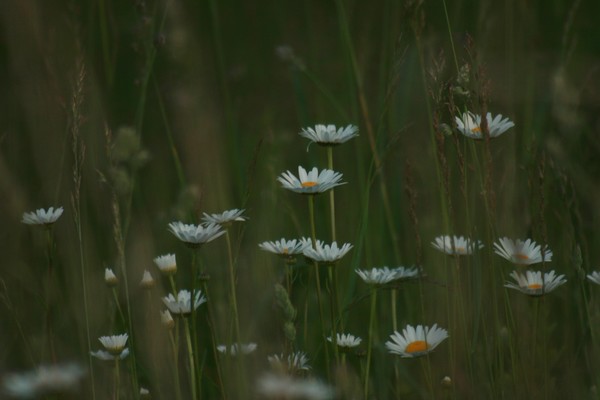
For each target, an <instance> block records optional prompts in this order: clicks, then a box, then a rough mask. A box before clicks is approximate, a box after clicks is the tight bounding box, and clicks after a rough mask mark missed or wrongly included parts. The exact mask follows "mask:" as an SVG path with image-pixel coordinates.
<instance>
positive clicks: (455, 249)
mask: <svg viewBox="0 0 600 400" xmlns="http://www.w3.org/2000/svg"><path fill="white" fill-rule="evenodd" d="M431 245H432V246H433V247H435V248H436V249H438V250H439V251H441V252H442V253H446V254H448V255H456V256H465V255H469V254H473V252H474V251H475V250H478V249H481V248H482V247H483V243H481V241H479V240H471V239H469V238H466V237H463V236H448V235H443V236H438V237H436V238H435V240H434V241H433V242H431Z"/></svg>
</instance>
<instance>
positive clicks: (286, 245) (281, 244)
mask: <svg viewBox="0 0 600 400" xmlns="http://www.w3.org/2000/svg"><path fill="white" fill-rule="evenodd" d="M306 246H307V244H306V243H305V242H304V241H302V240H298V239H292V240H286V239H283V238H281V239H280V240H276V241H274V242H262V243H260V244H259V245H258V247H260V248H261V249H263V250H265V251H268V252H270V253H273V254H277V255H279V256H282V257H293V256H295V255H297V254H302V251H303V250H304V248H305V247H306ZM308 246H310V243H308Z"/></svg>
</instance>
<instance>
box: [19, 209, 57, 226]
mask: <svg viewBox="0 0 600 400" xmlns="http://www.w3.org/2000/svg"><path fill="white" fill-rule="evenodd" d="M63 211H64V210H63V208H62V207H58V208H56V209H54V207H50V208H49V209H48V210H44V209H43V208H40V209H37V210H35V211H31V212H26V213H23V219H21V222H22V223H24V224H27V225H45V226H50V225H52V224H53V223H55V222H56V220H57V219H58V218H60V216H61V215H62V213H63Z"/></svg>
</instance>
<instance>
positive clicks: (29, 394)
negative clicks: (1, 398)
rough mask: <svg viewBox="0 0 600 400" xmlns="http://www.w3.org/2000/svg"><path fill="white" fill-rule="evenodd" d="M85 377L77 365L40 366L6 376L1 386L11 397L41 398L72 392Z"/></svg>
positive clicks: (83, 371) (82, 370)
mask: <svg viewBox="0 0 600 400" xmlns="http://www.w3.org/2000/svg"><path fill="white" fill-rule="evenodd" d="M84 375H85V370H84V369H83V368H82V367H81V366H80V365H79V364H74V363H71V364H62V365H61V364H57V365H42V366H40V367H38V368H36V369H34V370H31V371H28V372H24V373H20V374H16V373H13V374H8V375H6V376H5V377H4V381H3V386H4V390H5V391H6V393H7V394H8V395H9V396H11V397H17V398H21V399H29V398H41V397H44V398H45V396H53V395H59V394H64V393H66V392H73V391H74V390H75V389H77V387H78V385H79V382H80V381H81V379H82V378H83V377H84Z"/></svg>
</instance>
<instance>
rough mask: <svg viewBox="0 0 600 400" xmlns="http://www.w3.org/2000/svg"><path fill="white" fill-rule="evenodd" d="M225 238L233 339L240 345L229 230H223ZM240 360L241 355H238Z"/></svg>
mask: <svg viewBox="0 0 600 400" xmlns="http://www.w3.org/2000/svg"><path fill="white" fill-rule="evenodd" d="M225 239H226V241H227V255H228V258H229V284H230V286H231V308H232V311H233V323H234V328H235V336H236V337H235V340H236V342H237V343H238V344H240V345H241V343H242V341H241V335H240V321H239V314H238V307H237V295H236V291H235V281H236V279H235V269H234V266H233V254H232V251H231V239H230V237H229V230H226V231H225ZM240 360H241V357H240Z"/></svg>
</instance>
